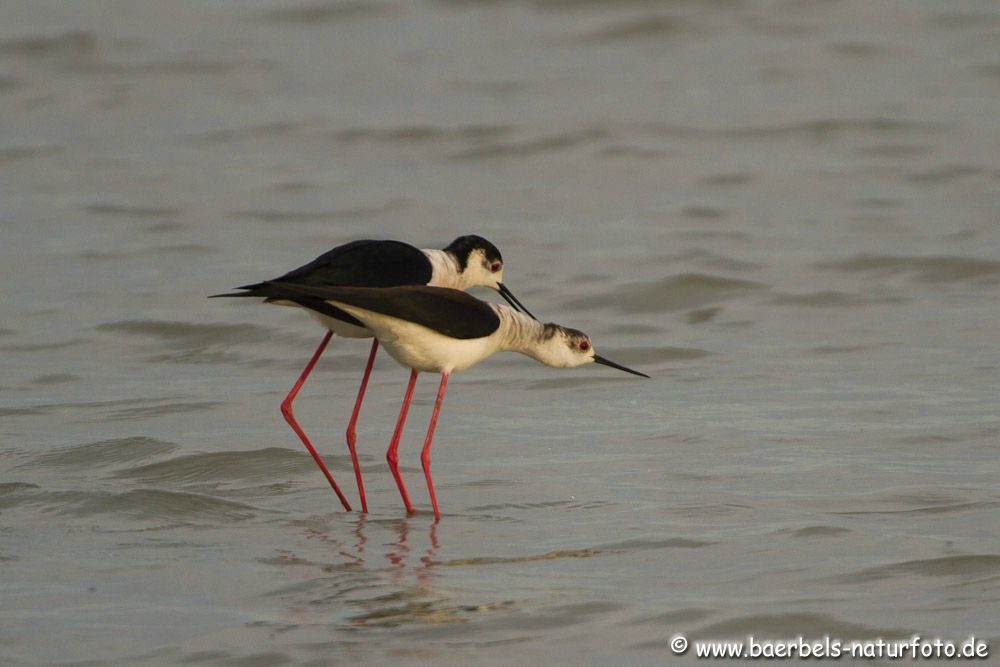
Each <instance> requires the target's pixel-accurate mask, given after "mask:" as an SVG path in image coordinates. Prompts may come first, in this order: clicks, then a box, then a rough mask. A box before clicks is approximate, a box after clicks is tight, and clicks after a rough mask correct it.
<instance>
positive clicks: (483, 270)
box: [444, 234, 537, 319]
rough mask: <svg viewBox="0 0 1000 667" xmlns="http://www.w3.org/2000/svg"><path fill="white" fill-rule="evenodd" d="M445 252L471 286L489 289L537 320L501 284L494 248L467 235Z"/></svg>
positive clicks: (497, 251) (498, 258)
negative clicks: (481, 286)
mask: <svg viewBox="0 0 1000 667" xmlns="http://www.w3.org/2000/svg"><path fill="white" fill-rule="evenodd" d="M444 251H445V252H446V253H448V254H449V255H451V256H452V257H454V258H455V262H456V263H457V264H458V270H459V273H462V274H466V276H467V279H468V280H469V282H470V284H473V285H485V286H487V287H492V288H493V289H495V290H496V291H498V292H500V296H502V297H503V298H504V299H506V300H507V303H509V304H510V305H511V306H512V307H513V308H514V310H518V311H521V312H522V313H524V314H525V315H528V316H529V317H531V318H533V319H537V318H535V316H534V315H532V314H531V311H529V310H528V309H527V308H525V307H524V305H522V304H521V302H520V301H518V300H517V297H515V296H514V294H513V292H511V291H510V290H509V289H508V288H507V286H506V285H504V284H503V256H502V255H501V254H500V249H499V248H497V247H496V246H495V245H493V244H492V243H490V242H489V241H487V240H486V239H484V238H483V237H482V236H478V235H476V234H467V235H465V236H459V237H458V238H457V239H455V240H454V241H452V242H451V243H450V244H449V245H448V247H447V248H445V249H444ZM467 272H468V273H467ZM470 274H471V275H470Z"/></svg>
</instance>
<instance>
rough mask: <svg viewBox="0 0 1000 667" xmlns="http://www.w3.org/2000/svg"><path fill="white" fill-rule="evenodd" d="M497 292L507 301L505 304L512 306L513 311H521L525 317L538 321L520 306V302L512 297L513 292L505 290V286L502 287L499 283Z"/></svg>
mask: <svg viewBox="0 0 1000 667" xmlns="http://www.w3.org/2000/svg"><path fill="white" fill-rule="evenodd" d="M497 291H498V292H500V296H502V297H503V298H505V299H507V303H509V304H510V305H511V306H513V307H514V310H519V311H521V312H522V313H524V314H525V315H528V316H529V317H531V319H533V320H537V319H538V318H537V317H535V316H534V315H532V314H531V311H530V310H528V309H527V308H525V307H524V306H523V305H521V302H520V301H518V300H517V297H516V296H514V293H513V292H511V291H510V290H509V289H507V286H506V285H504V284H503V283H500V287H498V288H497Z"/></svg>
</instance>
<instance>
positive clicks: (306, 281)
mask: <svg viewBox="0 0 1000 667" xmlns="http://www.w3.org/2000/svg"><path fill="white" fill-rule="evenodd" d="M430 280H431V263H430V260H428V259H427V256H426V255H425V254H424V253H423V252H421V251H420V250H419V249H417V248H414V247H413V246H411V245H410V244H408V243H402V242H401V241H372V240H363V241H352V242H350V243H345V244H344V245H341V246H337V247H336V248H334V249H333V250H329V251H327V252H325V253H323V254H322V255H320V256H319V257H317V258H316V259H314V260H313V261H311V262H309V263H308V264H306V265H304V266H300V267H299V268H297V269H295V270H293V271H289V272H288V273H286V274H285V275H283V276H281V277H280V278H275V279H274V280H272V281H269V282H281V283H291V284H295V285H303V286H312V287H337V286H342V285H349V286H351V287H394V286H396V285H426V284H427V283H429V282H430ZM248 287H255V286H248Z"/></svg>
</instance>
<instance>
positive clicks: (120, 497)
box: [59, 489, 260, 524]
mask: <svg viewBox="0 0 1000 667" xmlns="http://www.w3.org/2000/svg"><path fill="white" fill-rule="evenodd" d="M59 511H60V513H62V514H69V515H73V516H79V517H88V516H95V515H101V514H123V515H125V516H128V517H130V518H132V519H138V520H155V521H167V522H177V523H185V524H190V523H192V522H193V523H199V524H202V523H215V522H218V521H219V520H226V521H245V520H247V519H252V518H254V517H255V516H257V514H259V513H260V510H258V509H257V508H254V507H252V506H250V505H246V504H244V503H238V502H233V501H231V500H223V499H222V498H216V497H213V496H208V495H204V494H200V493H187V492H183V491H167V490H164V489H135V490H132V491H125V492H123V493H100V494H94V493H88V494H78V496H77V497H76V498H75V502H73V503H72V504H71V506H68V507H62V508H61V509H60V510H59Z"/></svg>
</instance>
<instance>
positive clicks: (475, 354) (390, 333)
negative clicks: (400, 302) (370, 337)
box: [333, 302, 498, 373]
mask: <svg viewBox="0 0 1000 667" xmlns="http://www.w3.org/2000/svg"><path fill="white" fill-rule="evenodd" d="M333 303H334V304H335V305H336V306H337V307H338V308H343V309H344V310H345V311H347V312H348V313H350V314H351V315H353V316H355V317H357V318H358V319H359V320H362V321H363V322H365V324H367V325H368V328H369V329H370V330H371V331H373V332H375V336H376V337H378V339H379V342H380V343H381V344H382V347H384V348H385V350H386V352H388V353H389V355H390V356H391V357H392V358H393V359H395V360H396V361H398V362H399V363H400V364H402V365H403V366H406V367H408V368H415V369H417V370H418V371H424V372H428V373H453V372H455V371H464V370H465V369H466V368H469V367H470V366H472V365H473V364H475V363H477V362H480V361H482V360H483V359H485V358H486V357H488V356H490V355H492V354H493V353H495V352H496V351H497V349H498V348H497V345H496V341H495V340H494V336H486V337H485V338H472V339H467V340H462V339H458V338H450V337H449V336H445V335H444V334H440V333H438V332H437V331H434V330H433V329H428V328H427V327H425V326H423V325H420V324H414V323H413V322H408V321H406V320H401V319H399V318H396V317H390V316H388V315H382V314H379V313H373V312H371V311H366V310H360V309H357V308H354V307H353V306H349V305H347V304H342V303H339V302H333Z"/></svg>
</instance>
